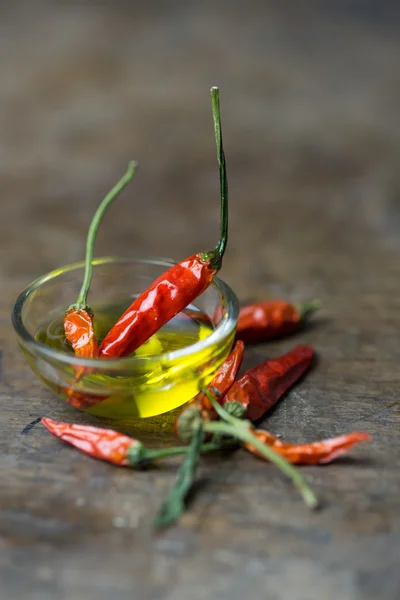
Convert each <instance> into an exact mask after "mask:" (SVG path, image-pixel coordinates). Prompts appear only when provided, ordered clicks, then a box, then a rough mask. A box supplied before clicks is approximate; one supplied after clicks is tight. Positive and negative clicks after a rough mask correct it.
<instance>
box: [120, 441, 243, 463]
mask: <svg viewBox="0 0 400 600" xmlns="http://www.w3.org/2000/svg"><path fill="white" fill-rule="evenodd" d="M235 445H236V444H235V443H232V442H223V443H220V442H208V443H206V444H201V446H200V452H201V453H202V454H203V452H204V453H205V452H214V451H217V450H221V449H224V448H233V447H234V446H235ZM189 451H190V446H174V447H172V448H165V449H162V450H151V449H149V448H145V447H143V448H142V449H141V451H140V456H139V457H137V455H136V456H135V454H134V453H131V454H130V453H129V452H128V456H127V458H128V461H129V466H130V467H138V466H140V465H145V464H147V463H150V462H153V461H155V460H161V459H163V458H169V457H170V456H179V455H182V454H188V452H189Z"/></svg>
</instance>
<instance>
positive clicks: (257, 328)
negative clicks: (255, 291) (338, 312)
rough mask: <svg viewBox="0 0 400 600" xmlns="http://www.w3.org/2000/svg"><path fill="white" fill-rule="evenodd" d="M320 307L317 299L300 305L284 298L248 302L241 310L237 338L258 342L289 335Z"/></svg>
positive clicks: (245, 341)
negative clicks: (253, 302)
mask: <svg viewBox="0 0 400 600" xmlns="http://www.w3.org/2000/svg"><path fill="white" fill-rule="evenodd" d="M318 307H319V302H317V301H316V300H315V301H314V302H310V303H309V304H303V305H299V306H296V305H294V304H291V303H290V302H285V301H284V300H268V301H265V302H257V303H255V304H248V305H247V306H244V307H243V308H242V309H241V310H240V313H239V320H238V325H237V330H236V339H238V340H242V341H243V342H244V343H245V344H256V343H258V342H266V341H267V340H271V339H274V338H277V337H283V336H285V335H289V334H290V333H293V332H294V331H296V329H298V328H299V327H300V325H301V324H302V323H304V321H305V319H306V318H307V317H308V316H309V315H310V314H311V313H313V312H314V311H315V310H317V308H318Z"/></svg>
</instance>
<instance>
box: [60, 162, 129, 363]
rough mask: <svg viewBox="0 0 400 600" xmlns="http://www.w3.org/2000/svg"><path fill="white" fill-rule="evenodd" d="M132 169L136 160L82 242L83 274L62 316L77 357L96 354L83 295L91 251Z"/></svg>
mask: <svg viewBox="0 0 400 600" xmlns="http://www.w3.org/2000/svg"><path fill="white" fill-rule="evenodd" d="M135 171H136V163H134V162H132V163H130V165H129V167H128V170H127V172H126V173H125V175H124V176H123V177H122V179H121V180H120V181H119V182H118V183H117V184H116V185H115V186H114V187H113V189H112V190H111V191H110V192H109V193H108V194H107V196H106V197H105V198H104V200H103V201H102V202H101V204H100V206H99V207H98V209H97V211H96V213H95V215H94V217H93V220H92V222H91V224H90V227H89V232H88V236H87V241H86V257H85V275H84V279H83V283H82V287H81V290H80V292H79V296H78V299H77V301H76V303H75V304H73V305H72V306H70V307H69V308H68V309H67V311H66V313H65V316H64V332H65V337H66V338H67V340H68V342H69V343H70V344H71V346H72V348H73V350H74V352H75V354H76V355H77V356H80V357H81V358H94V357H96V356H98V351H99V347H98V344H97V340H96V337H95V334H94V328H93V313H92V311H91V310H90V308H89V307H88V305H87V296H88V292H89V287H90V282H91V279H92V269H93V267H92V260H93V250H94V244H95V241H96V236H97V231H98V228H99V225H100V223H101V220H102V218H103V216H104V214H105V212H106V210H107V208H108V207H109V206H110V204H111V202H112V201H113V200H115V198H116V197H117V196H118V195H119V194H120V193H121V192H122V190H123V189H124V188H125V186H126V185H127V184H128V183H129V181H130V180H131V179H132V177H133V176H134V174H135Z"/></svg>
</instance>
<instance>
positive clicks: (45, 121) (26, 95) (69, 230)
mask: <svg viewBox="0 0 400 600" xmlns="http://www.w3.org/2000/svg"><path fill="white" fill-rule="evenodd" d="M399 16H400V8H399V3H398V2H396V1H393V2H389V1H381V2H379V1H375V2H374V1H372V0H371V1H356V0H353V1H344V0H343V1H342V0H324V1H322V2H321V1H317V0H315V1H313V0H311V1H306V2H301V3H299V2H298V1H297V0H290V1H288V2H285V3H282V2H279V1H278V0H276V1H273V0H270V1H265V0H260V1H257V0H248V1H246V2H241V1H237V0H226V1H224V0H221V1H218V2H215V1H212V0H206V1H202V2H196V1H195V0H193V1H191V2H188V1H180V0H172V1H169V2H163V1H161V0H153V1H152V2H131V1H128V0H110V1H103V2H100V1H99V2H95V1H90V0H87V1H80V2H78V1H76V2H67V1H65V2H62V1H54V0H53V1H51V0H47V1H46V0H42V1H37V0H32V1H29V2H28V1H25V2H22V1H20V0H15V1H13V2H12V3H2V5H1V8H0V53H1V60H0V115H1V116H0V122H1V129H0V186H1V190H2V199H1V204H0V211H1V222H0V250H1V257H2V261H1V262H2V266H1V269H2V271H1V275H2V276H3V278H4V277H5V279H6V280H7V279H8V278H9V277H12V279H13V281H15V280H16V279H17V280H18V284H19V282H21V283H23V284H25V283H28V281H29V280H31V279H32V278H33V277H36V276H39V275H40V274H42V273H43V272H46V271H48V270H51V269H53V268H55V267H57V266H59V265H61V264H66V263H68V262H71V261H74V260H77V259H80V258H81V257H82V256H83V252H84V241H85V240H84V236H85V233H86V230H87V226H88V223H89V221H90V219H91V216H92V214H93V212H94V209H95V207H96V206H97V204H98V202H99V201H100V199H101V198H102V197H103V196H104V194H105V193H106V191H108V189H109V188H110V187H111V186H112V185H113V183H114V182H115V181H116V180H117V179H118V178H119V176H120V175H121V174H122V173H123V172H124V170H125V167H126V164H127V162H128V160H130V159H131V158H135V159H137V160H138V161H139V162H140V171H139V173H138V175H137V178H136V180H135V181H134V182H133V183H132V184H131V186H130V188H129V190H128V191H127V192H126V193H125V194H124V195H123V197H122V198H121V199H120V200H119V201H118V203H116V204H115V205H114V206H113V207H112V208H111V209H110V212H109V215H108V217H107V221H106V222H105V224H104V226H103V229H102V230H101V232H100V235H99V241H98V245H97V248H96V253H97V255H105V254H124V255H126V254H128V255H134V254H142V255H143V254H150V255H159V256H166V255H167V256H171V257H172V258H175V259H178V258H180V257H182V256H186V255H188V254H189V253H191V252H192V251H197V250H203V249H207V248H208V247H210V246H211V247H212V246H213V245H214V243H215V240H216V237H217V235H218V215H219V213H218V170H217V163H216V156H215V146H214V137H213V130H212V119H211V104H210V97H209V88H210V87H211V85H219V86H220V90H221V108H222V119H223V126H224V140H225V151H226V155H227V162H228V174H229V181H230V190H231V229H230V232H231V238H230V247H229V251H228V254H227V256H226V261H225V266H224V274H225V278H226V279H227V280H228V281H229V283H231V284H232V285H234V286H235V289H236V290H237V292H238V294H239V295H240V296H241V297H245V296H246V290H247V288H248V285H249V283H250V282H251V283H252V285H253V296H254V295H255V296H257V294H258V291H257V290H258V288H257V286H258V282H259V285H260V290H259V293H260V295H262V294H263V293H264V292H263V289H264V287H265V279H266V278H267V279H268V280H269V281H270V284H271V285H272V291H273V285H274V282H275V283H276V282H277V281H281V285H283V286H284V285H285V284H284V282H285V281H288V280H289V279H291V278H292V277H293V276H295V274H297V273H299V281H300V280H301V269H302V267H301V265H300V264H296V263H295V264H293V255H294V254H295V255H299V253H300V255H301V254H302V253H303V254H304V255H305V256H307V261H308V268H311V269H312V268H314V271H315V272H314V275H315V276H317V275H318V271H319V269H321V265H320V263H318V260H317V259H316V258H314V257H313V255H314V252H315V251H316V249H317V248H321V252H323V249H322V246H325V245H326V244H327V243H328V244H329V241H331V243H332V244H333V243H335V244H336V246H337V252H338V253H339V254H340V253H342V254H343V255H347V254H348V252H349V251H351V248H352V238H353V236H354V235H357V232H359V233H360V235H370V234H371V235H373V233H374V232H375V233H376V232H380V231H381V230H385V235H386V238H387V243H388V244H392V245H393V244H394V245H395V246H397V244H398V243H399V241H398V240H397V239H396V227H397V225H398V224H399V221H400V212H399V204H398V197H399V192H400V176H399V170H398V164H399V160H400V139H399V138H400V128H399V127H398V124H399V114H400V109H399V102H400V85H399V83H400V71H399V69H398V59H399V50H400V37H399V35H398V34H399V29H400V27H399V22H400V20H399ZM349 222H351V223H352V229H351V234H350V235H349V237H348V239H345V241H342V242H341V241H340V240H339V239H337V238H338V236H339V235H340V236H342V235H344V236H345V235H346V231H347V230H348V228H349ZM391 232H393V236H392V237H391ZM10 247H13V251H12V253H9V249H10ZM252 253H254V254H257V255H258V256H259V258H260V261H259V263H258V267H256V266H252V265H251V264H250V261H249V258H250V257H251V255H252ZM276 261H279V263H280V267H279V273H278V272H275V271H274V263H275V262H276ZM299 262H300V261H299ZM314 262H315V264H314ZM292 269H293V271H292ZM298 269H300V272H298ZM303 279H304V272H303ZM297 289H298V288H297ZM281 291H282V290H281ZM317 291H318V290H317ZM300 293H301V290H300Z"/></svg>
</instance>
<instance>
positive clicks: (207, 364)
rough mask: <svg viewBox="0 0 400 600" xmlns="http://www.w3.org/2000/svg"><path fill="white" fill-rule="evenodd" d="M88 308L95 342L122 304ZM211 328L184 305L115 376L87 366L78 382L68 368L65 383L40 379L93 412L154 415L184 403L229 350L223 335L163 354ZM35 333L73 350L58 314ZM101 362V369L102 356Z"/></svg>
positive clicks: (205, 319)
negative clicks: (217, 341)
mask: <svg viewBox="0 0 400 600" xmlns="http://www.w3.org/2000/svg"><path fill="white" fill-rule="evenodd" d="M92 309H93V312H94V315H95V316H94V329H95V334H96V337H97V339H98V341H99V342H101V340H102V339H103V338H104V337H105V335H106V334H107V333H108V331H109V330H110V329H111V327H112V326H113V325H114V323H115V322H116V321H117V320H118V318H119V317H120V315H121V314H122V312H123V311H124V309H125V307H121V305H114V306H107V307H104V306H97V307H96V306H92ZM213 329H214V328H213V325H212V323H211V321H210V319H209V318H208V317H207V316H206V315H205V314H203V313H201V312H199V311H195V310H188V309H186V310H185V311H183V312H181V313H179V314H178V315H177V316H176V317H175V318H174V319H172V320H171V321H169V322H168V323H166V324H165V325H164V326H163V327H162V328H161V329H160V330H159V331H158V332H157V333H155V334H154V335H153V336H152V337H151V338H150V339H149V340H148V341H147V342H145V343H144V344H143V345H142V346H141V347H140V348H138V349H137V350H136V351H135V352H133V353H132V355H131V356H135V357H140V359H141V360H140V361H139V363H138V364H137V365H136V366H135V367H134V368H133V370H132V371H129V372H123V371H122V372H121V373H118V374H117V376H115V375H114V374H112V373H109V374H107V370H105V372H102V373H100V372H96V370H93V371H92V372H90V373H88V374H85V375H84V376H83V377H82V378H81V379H80V380H79V382H76V381H75V380H74V378H73V374H72V375H71V373H70V374H69V377H70V379H69V381H66V382H65V387H64V385H63V384H62V383H63V382H58V385H57V386H55V385H54V382H51V381H46V383H47V384H48V385H50V387H51V388H52V389H54V390H55V391H57V393H58V394H60V395H63V397H64V398H66V399H67V395H66V394H65V388H70V387H72V388H73V389H74V391H75V392H76V393H77V394H79V395H82V394H83V396H84V397H85V398H88V400H89V401H90V402H89V405H87V406H82V407H81V408H85V409H86V410H87V411H88V412H90V413H92V414H95V415H98V416H104V417H108V418H113V419H124V418H132V417H150V416H154V415H159V414H162V413H165V412H167V411H170V410H172V409H174V408H176V407H178V406H180V405H182V404H184V403H185V402H187V401H188V400H190V398H192V397H193V396H194V395H196V393H197V392H198V390H199V389H200V388H201V387H202V386H203V385H205V384H206V383H208V382H209V381H210V379H211V378H212V376H213V375H214V374H215V372H216V370H217V369H218V367H219V365H220V364H221V362H222V361H223V360H224V358H225V357H226V355H227V353H228V352H229V348H230V343H231V341H230V340H227V342H226V344H225V345H224V346H223V347H216V346H214V347H213V346H212V345H211V346H208V347H207V348H200V349H199V350H198V351H197V352H195V353H190V355H189V356H186V355H184V356H183V357H180V358H177V359H173V360H171V359H169V358H168V356H167V357H166V356H165V353H169V352H172V351H174V350H179V349H182V348H185V347H187V346H191V345H193V344H195V343H196V342H198V341H200V340H202V339H204V338H206V337H207V336H209V335H210V334H211V333H212V331H213ZM35 337H36V339H37V340H38V341H40V342H42V343H43V344H46V345H48V346H51V347H52V348H53V349H55V350H57V351H61V352H65V353H68V354H71V355H73V354H74V352H73V350H72V348H71V347H70V346H69V344H68V342H67V341H66V339H65V336H64V328H63V315H61V316H60V317H59V318H57V319H55V320H53V321H51V322H49V323H46V324H45V325H43V326H42V327H41V328H40V329H39V330H38V331H37V333H36V336H35ZM160 355H161V356H160ZM162 355H164V356H162ZM154 357H159V358H157V359H156V360H155V359H154ZM104 364H105V368H106V364H107V359H104ZM64 372H65V367H64ZM63 375H65V373H63ZM42 378H43V375H42Z"/></svg>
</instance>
